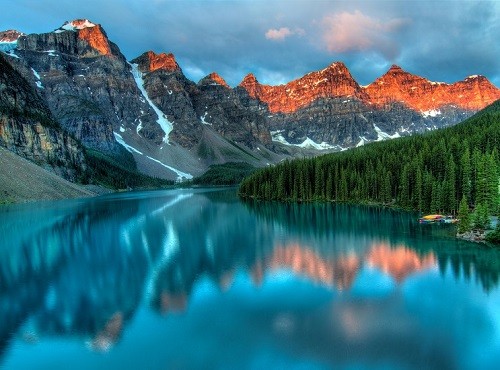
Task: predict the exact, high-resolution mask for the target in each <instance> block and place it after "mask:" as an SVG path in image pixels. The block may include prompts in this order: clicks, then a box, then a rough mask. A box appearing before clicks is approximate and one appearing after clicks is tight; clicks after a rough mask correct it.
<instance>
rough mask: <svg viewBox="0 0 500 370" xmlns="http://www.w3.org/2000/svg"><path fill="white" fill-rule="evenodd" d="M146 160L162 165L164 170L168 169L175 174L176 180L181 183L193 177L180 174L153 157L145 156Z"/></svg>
mask: <svg viewBox="0 0 500 370" xmlns="http://www.w3.org/2000/svg"><path fill="white" fill-rule="evenodd" d="M146 157H147V158H148V159H151V160H152V161H154V162H156V163H158V164H160V165H162V166H163V167H165V168H168V169H169V170H171V171H173V172H175V173H176V174H177V180H178V181H182V180H183V179H187V180H190V179H192V178H193V175H191V174H190V173H187V172H182V171H180V170H178V169H176V168H174V167H171V166H169V165H167V164H165V163H163V162H161V161H159V160H158V159H155V158H153V157H150V156H149V155H147V156H146Z"/></svg>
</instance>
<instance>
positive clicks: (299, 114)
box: [238, 63, 500, 150]
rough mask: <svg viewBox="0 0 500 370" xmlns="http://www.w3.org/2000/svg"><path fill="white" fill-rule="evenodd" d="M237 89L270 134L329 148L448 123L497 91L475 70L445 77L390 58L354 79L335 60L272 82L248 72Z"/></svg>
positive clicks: (481, 105) (461, 117)
mask: <svg viewBox="0 0 500 370" xmlns="http://www.w3.org/2000/svg"><path fill="white" fill-rule="evenodd" d="M238 89H239V90H238V91H239V94H240V100H241V101H245V100H244V96H245V94H246V96H247V97H248V99H247V100H246V106H247V108H248V109H254V110H257V111H260V112H261V113H262V114H263V115H265V116H266V117H267V120H268V122H269V125H270V128H271V130H272V132H273V138H274V139H275V140H277V141H281V142H283V141H284V142H285V143H288V144H292V145H309V144H311V145H312V146H313V147H316V148H321V149H333V150H339V149H342V148H348V147H352V146H356V145H362V144H364V143H367V142H370V141H374V140H383V139H387V138H394V137H399V136H404V135H410V134H412V133H416V132H425V131H428V130H433V129H436V128H441V127H446V126H450V125H453V124H456V123H458V122H460V121H462V120H464V119H465V118H467V117H469V116H471V115H472V114H473V113H475V112H476V111H478V110H480V109H482V108H484V107H486V106H487V105H489V104H491V103H492V102H494V101H495V100H497V99H499V98H500V90H499V89H497V88H496V87H495V86H493V85H492V84H491V83H490V82H489V81H488V80H487V79H486V78H485V77H483V76H471V77H468V78H466V79H465V80H464V81H459V82H456V83H454V84H445V83H440V82H431V81H429V80H427V79H425V78H423V77H419V76H416V75H412V74H410V73H408V72H405V71H403V70H402V69H401V68H400V67H398V66H392V67H391V68H390V69H389V71H388V72H387V73H386V74H384V75H383V76H382V77H380V78H378V79H377V80H375V82H373V83H372V84H370V85H369V86H367V87H361V86H359V85H358V84H357V82H356V81H355V80H354V79H353V78H352V76H351V75H350V73H349V71H348V70H347V68H346V67H345V65H343V64H342V63H333V64H332V65H330V66H329V67H327V68H325V69H323V70H321V71H318V72H311V73H309V74H307V75H305V76H304V77H302V78H299V79H297V80H295V81H292V82H290V83H288V84H286V85H280V86H268V85H262V84H260V83H259V82H258V81H257V79H256V77H255V76H254V75H253V74H248V75H247V76H246V77H245V78H244V79H243V81H242V82H241V83H240V85H239V87H238ZM252 100H253V101H254V102H256V103H252ZM252 107H253V108H252ZM311 140H312V143H311ZM308 143H309V144H308Z"/></svg>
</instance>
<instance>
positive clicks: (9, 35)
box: [0, 30, 24, 42]
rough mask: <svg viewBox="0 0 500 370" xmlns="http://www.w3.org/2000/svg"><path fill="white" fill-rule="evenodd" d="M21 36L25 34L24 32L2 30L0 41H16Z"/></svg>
mask: <svg viewBox="0 0 500 370" xmlns="http://www.w3.org/2000/svg"><path fill="white" fill-rule="evenodd" d="M21 36H24V33H22V32H19V31H17V30H7V31H1V32H0V42H15V41H17V39H18V38H19V37H21Z"/></svg>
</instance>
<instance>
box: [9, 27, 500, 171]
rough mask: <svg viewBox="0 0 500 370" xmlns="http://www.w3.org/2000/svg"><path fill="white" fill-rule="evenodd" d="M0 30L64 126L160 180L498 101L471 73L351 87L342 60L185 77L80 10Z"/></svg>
mask: <svg viewBox="0 0 500 370" xmlns="http://www.w3.org/2000/svg"><path fill="white" fill-rule="evenodd" d="M0 37H5V41H4V42H0V49H1V50H2V51H3V52H4V55H5V59H6V60H7V62H8V63H9V64H10V65H11V66H13V68H14V69H16V70H17V71H18V72H19V73H20V74H21V75H23V77H24V78H25V79H26V80H27V81H28V82H29V83H30V84H31V86H32V88H33V89H34V91H35V92H36V94H38V95H39V96H40V97H41V98H42V99H43V100H44V101H45V104H46V105H47V106H48V108H49V109H50V112H51V114H52V116H53V117H54V119H55V120H56V121H57V122H59V123H60V125H61V127H62V128H63V129H64V130H66V131H68V132H69V133H71V134H72V135H74V136H75V137H76V138H77V139H78V140H79V141H80V142H81V143H82V144H83V145H84V146H85V147H86V148H88V149H90V150H96V151H99V152H102V153H104V154H105V155H108V156H111V157H114V158H115V159H120V158H123V153H124V152H125V153H127V152H128V153H127V156H133V158H134V160H135V162H136V164H137V169H138V170H139V171H140V172H142V173H145V174H148V175H152V176H158V177H162V178H168V179H180V178H184V179H186V178H189V177H191V176H193V175H195V176H196V175H199V174H201V173H203V172H204V171H205V170H206V169H208V168H209V166H210V165H212V164H218V163H224V162H227V161H233V162H234V161H247V162H249V163H251V164H252V165H253V166H265V165H267V164H270V163H276V162H279V161H281V160H283V159H284V158H288V157H294V156H297V155H300V156H302V155H306V156H311V155H316V154H318V153H319V152H320V151H339V150H345V149H347V148H350V147H354V146H359V145H363V144H365V143H368V142H371V141H378V140H385V139H388V138H394V137H399V136H406V135H410V134H412V133H417V132H425V131H428V130H433V129H436V128H440V127H446V126H449V125H453V124H455V123H457V122H459V121H461V120H463V119H465V118H467V117H468V116H470V115H472V114H473V113H474V112H475V111H477V110H478V109H479V107H481V106H482V105H483V104H484V105H485V104H486V103H487V102H488V101H490V100H492V99H494V98H497V97H498V98H500V90H499V89H497V88H496V87H495V86H494V85H492V84H491V83H490V82H489V81H488V80H487V79H486V78H485V77H483V76H470V77H469V78H467V79H465V80H463V81H459V82H456V83H454V84H444V83H436V82H431V81H429V80H427V79H426V78H424V77H419V76H416V75H412V74H411V73H408V72H405V71H404V70H402V69H401V68H400V67H398V66H395V65H394V66H392V67H391V68H390V69H389V70H388V71H387V72H386V73H385V74H384V75H383V76H381V77H379V78H378V79H376V80H375V81H374V82H373V83H371V84H370V85H368V86H360V85H359V83H358V82H357V81H356V80H355V79H354V77H353V76H352V75H351V73H350V71H349V69H348V68H347V66H346V65H345V64H344V63H343V62H334V63H331V64H330V65H328V66H327V67H326V68H324V69H322V70H319V71H312V72H309V73H307V74H305V75H304V76H302V77H300V78H298V79H295V80H293V81H290V82H289V83H287V84H283V85H277V86H272V85H265V84H261V83H260V82H259V81H258V80H257V78H256V76H255V75H254V74H252V73H249V74H247V75H246V76H245V77H244V79H243V80H242V82H241V83H240V84H239V85H238V86H235V87H230V86H229V85H228V84H227V82H226V81H225V80H224V79H223V77H222V76H220V75H219V74H218V73H216V72H212V73H210V74H208V75H207V76H205V77H204V78H202V79H201V80H199V81H198V82H197V83H196V82H193V81H191V80H189V79H188V78H187V77H186V76H185V75H184V72H183V70H182V68H181V66H180V65H179V64H178V63H177V61H176V59H175V56H174V55H173V54H172V53H155V52H153V51H151V50H150V51H146V52H144V53H143V54H141V55H139V56H138V57H136V58H134V59H132V60H130V61H127V59H126V58H125V56H124V55H123V54H122V53H121V51H120V48H119V46H118V45H116V44H114V43H113V42H112V41H110V40H109V39H108V36H107V34H106V32H105V31H104V29H103V28H102V27H101V25H100V24H96V23H93V22H91V21H89V20H88V19H77V20H74V21H68V22H65V23H64V24H63V25H62V26H61V27H59V28H57V29H55V30H54V31H52V32H48V33H42V34H30V35H24V34H22V33H19V32H17V31H12V30H11V31H9V32H3V33H0ZM14 39H15V40H14ZM414 84H415V85H414ZM413 87H416V88H415V89H413ZM460 95H461V97H460V98H458V97H459V96H460ZM455 97H456V99H455ZM451 98H453V99H455V100H453V99H451ZM433 99H434V100H433ZM424 103H425V104H424ZM127 161H128V160H127ZM127 163H128V162H127ZM134 169H135V168H134Z"/></svg>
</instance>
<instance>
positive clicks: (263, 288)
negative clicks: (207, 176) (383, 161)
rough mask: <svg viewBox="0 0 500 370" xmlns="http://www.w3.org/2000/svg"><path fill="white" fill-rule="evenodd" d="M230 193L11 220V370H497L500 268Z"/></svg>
mask: <svg viewBox="0 0 500 370" xmlns="http://www.w3.org/2000/svg"><path fill="white" fill-rule="evenodd" d="M415 219H416V217H415V215H412V214H408V213H403V212H396V211H390V210H378V209H374V208H364V207H349V206H343V205H341V206H335V205H280V204H272V203H260V204H252V203H242V202H240V201H239V200H238V199H237V197H236V195H235V190H234V189H229V190H227V189H225V190H220V189H218V190H210V189H209V190H206V189H205V190H172V191H156V192H141V193H127V194H120V195H111V196H105V197H100V198H95V199H87V200H77V201H74V200H73V201H64V202H56V203H35V204H29V205H18V206H8V207H5V206H4V207H1V208H0V368H2V369H16V370H17V369H115V368H116V369H211V368H216V369H270V368H281V369H329V368H336V369H339V368H340V369H373V368H375V369H498V368H500V290H499V287H498V283H499V274H500V253H499V251H498V250H495V249H491V248H487V247H480V246H477V245H474V244H469V243H466V242H458V241H455V240H454V239H452V238H450V237H449V235H450V233H453V229H452V228H453V226H449V225H446V226H438V225H419V224H418V223H417V222H416V221H415Z"/></svg>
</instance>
